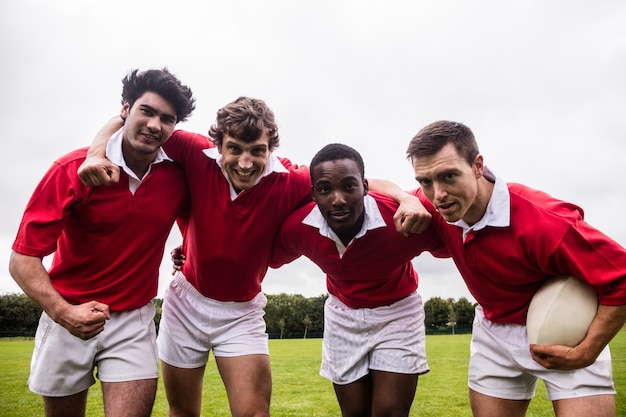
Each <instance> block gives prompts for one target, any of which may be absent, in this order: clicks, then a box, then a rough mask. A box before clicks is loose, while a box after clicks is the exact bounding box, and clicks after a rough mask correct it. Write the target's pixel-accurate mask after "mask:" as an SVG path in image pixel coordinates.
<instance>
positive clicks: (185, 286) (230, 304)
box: [170, 271, 266, 309]
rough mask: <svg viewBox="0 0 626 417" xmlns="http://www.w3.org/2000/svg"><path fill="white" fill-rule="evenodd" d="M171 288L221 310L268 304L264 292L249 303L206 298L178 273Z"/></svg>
mask: <svg viewBox="0 0 626 417" xmlns="http://www.w3.org/2000/svg"><path fill="white" fill-rule="evenodd" d="M170 287H173V288H177V290H178V291H180V292H182V293H184V294H185V295H187V296H190V297H192V298H194V299H196V300H197V301H198V302H200V303H202V304H204V305H206V306H207V307H213V308H220V309H237V308H241V307H245V306H247V305H250V304H257V303H258V302H259V301H262V302H264V303H265V302H266V297H265V295H264V294H263V293H262V292H259V293H258V294H257V295H255V296H254V298H252V299H251V300H248V301H219V300H215V299H213V298H209V297H205V296H204V295H202V294H201V293H200V292H199V291H198V290H197V289H196V288H195V287H194V286H193V285H192V284H191V283H190V282H189V281H188V280H187V278H186V277H185V275H183V273H182V272H180V271H178V272H176V274H175V275H174V278H173V279H172V282H171V283H170Z"/></svg>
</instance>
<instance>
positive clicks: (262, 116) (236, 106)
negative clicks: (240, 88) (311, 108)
mask: <svg viewBox="0 0 626 417" xmlns="http://www.w3.org/2000/svg"><path fill="white" fill-rule="evenodd" d="M263 133H267V136H268V137H269V150H270V152H272V151H274V150H275V149H276V148H278V145H279V141H280V138H279V136H278V127H277V126H276V122H275V121H274V112H273V111H272V110H271V109H270V108H269V107H268V106H267V104H265V102H264V101H263V100H259V99H256V98H251V97H239V98H238V99H237V100H235V101H233V102H231V103H229V104H227V105H226V106H224V107H222V108H221V109H219V110H218V111H217V117H216V118H215V123H214V124H213V125H211V128H210V129H209V137H210V138H211V141H212V142H213V143H214V144H215V145H216V146H221V145H222V141H223V140H224V136H225V135H228V136H231V137H233V138H235V139H239V140H242V141H244V142H254V141H255V140H257V139H259V138H260V137H261V136H262V135H263Z"/></svg>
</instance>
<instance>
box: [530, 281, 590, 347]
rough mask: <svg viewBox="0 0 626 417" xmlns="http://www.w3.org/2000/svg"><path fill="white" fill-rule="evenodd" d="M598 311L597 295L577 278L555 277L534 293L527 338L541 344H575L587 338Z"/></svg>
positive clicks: (531, 341) (533, 342) (532, 342)
mask: <svg viewBox="0 0 626 417" xmlns="http://www.w3.org/2000/svg"><path fill="white" fill-rule="evenodd" d="M597 310H598V296H597V294H596V293H595V291H594V290H593V289H592V288H591V287H590V286H589V285H588V284H587V283H585V282H583V281H581V280H579V279H578V278H576V277H572V276H568V277H554V278H552V279H550V280H548V281H547V282H546V283H545V284H544V285H543V286H542V287H541V288H540V289H539V290H538V291H537V292H536V293H535V295H534V296H533V298H532V300H531V302H530V306H529V307H528V315H527V317H526V330H527V332H528V341H529V342H530V343H531V344H536V345H539V346H545V345H566V346H571V347H574V346H576V345H577V344H578V343H580V341H581V340H583V339H584V338H585V335H586V334H587V330H588V329H589V325H590V324H591V322H592V321H593V319H594V317H595V316H596V312H597Z"/></svg>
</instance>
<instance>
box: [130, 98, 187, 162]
mask: <svg viewBox="0 0 626 417" xmlns="http://www.w3.org/2000/svg"><path fill="white" fill-rule="evenodd" d="M122 116H124V117H125V118H126V122H125V123H124V144H125V147H124V152H125V156H126V157H128V156H129V155H126V152H131V153H134V154H135V155H137V156H140V155H143V156H152V157H154V156H155V155H156V152H157V151H158V150H159V147H160V146H161V145H163V144H164V143H165V142H166V141H167V140H168V139H169V137H170V136H171V135H172V132H173V131H174V127H175V126H176V110H175V109H174V107H173V106H172V105H171V104H170V103H169V102H168V101H166V100H165V99H164V98H163V97H161V96H160V95H158V94H156V93H153V92H151V91H146V92H145V93H144V94H143V95H142V96H141V97H139V98H138V99H137V100H136V101H135V103H134V104H133V107H132V108H131V107H130V106H129V104H128V103H126V104H124V106H123V107H122Z"/></svg>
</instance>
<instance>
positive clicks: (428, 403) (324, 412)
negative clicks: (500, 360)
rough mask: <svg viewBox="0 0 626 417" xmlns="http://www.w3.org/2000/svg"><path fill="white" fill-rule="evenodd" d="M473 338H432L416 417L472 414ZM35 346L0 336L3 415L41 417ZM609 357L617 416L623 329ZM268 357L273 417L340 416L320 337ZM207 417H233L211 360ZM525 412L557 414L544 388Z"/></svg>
mask: <svg viewBox="0 0 626 417" xmlns="http://www.w3.org/2000/svg"><path fill="white" fill-rule="evenodd" d="M469 340H470V335H454V336H452V335H448V336H444V335H442V336H427V337H426V343H427V345H426V346H427V355H428V363H429V365H430V369H431V372H430V373H428V374H426V375H424V376H422V377H420V380H419V386H418V389H417V395H416V397H415V402H414V403H413V409H412V411H411V416H421V417H450V416H454V417H463V416H471V412H470V409H469V402H468V399H467V386H466V371H467V360H468V357H469ZM32 348H33V341H32V340H16V339H11V340H6V339H0V416H6V417H9V416H10V417H26V416H28V417H32V416H41V415H43V406H42V402H41V398H40V397H39V396H37V395H34V394H32V393H30V391H28V388H27V387H26V380H27V378H28V369H29V364H30V356H31V353H32ZM611 352H612V356H613V373H614V377H615V384H616V388H617V391H618V395H617V415H618V416H626V331H622V332H620V333H619V334H618V336H617V337H616V338H615V339H614V340H613V342H612V343H611ZM270 355H271V358H272V373H273V381H274V386H273V394H272V410H271V411H272V416H273V417H292V416H307V417H308V416H311V417H315V416H320V417H321V416H338V415H340V414H339V407H338V405H337V401H336V399H335V395H334V392H333V389H332V384H331V383H330V382H329V381H327V380H325V379H323V378H322V377H320V376H319V374H318V371H319V363H320V356H321V339H307V340H299V339H298V340H294V339H288V340H270ZM87 415H88V416H102V397H101V394H100V389H99V386H98V385H95V386H94V387H93V388H92V389H91V391H90V395H89V403H88V405H87ZM166 415H167V401H166V399H165V392H164V390H163V385H162V383H161V382H160V383H159V391H158V393H157V400H156V403H155V406H154V412H153V416H166ZM202 415H203V416H229V415H230V413H229V410H228V402H227V401H226V394H225V392H224V387H223V385H222V383H221V380H220V379H219V375H218V373H217V369H216V367H215V362H214V361H213V360H211V361H210V363H209V365H208V367H207V374H206V376H205V383H204V396H203V407H202ZM527 415H528V416H530V417H541V416H552V415H553V413H552V406H551V404H550V402H548V401H547V399H546V394H545V388H544V386H543V384H541V383H540V384H539V385H538V389H537V396H536V397H535V399H534V400H533V401H532V402H531V406H530V409H529V412H528V414H527Z"/></svg>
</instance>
